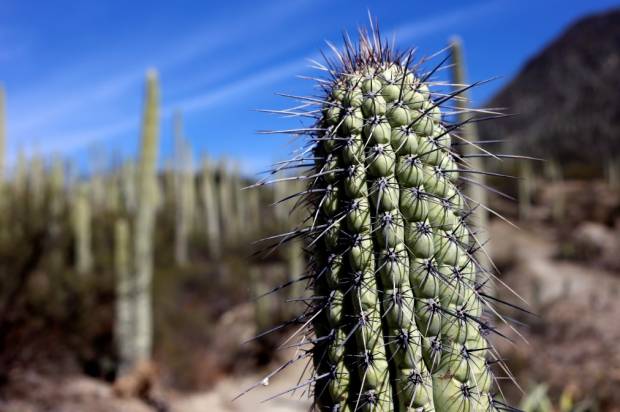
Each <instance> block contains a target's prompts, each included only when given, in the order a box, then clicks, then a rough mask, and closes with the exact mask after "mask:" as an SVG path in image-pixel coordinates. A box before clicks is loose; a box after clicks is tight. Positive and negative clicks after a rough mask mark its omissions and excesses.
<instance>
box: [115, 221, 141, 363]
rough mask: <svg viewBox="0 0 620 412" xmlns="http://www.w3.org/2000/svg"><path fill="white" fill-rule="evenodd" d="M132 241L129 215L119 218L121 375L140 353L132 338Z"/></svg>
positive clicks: (117, 327)
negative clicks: (127, 217)
mask: <svg viewBox="0 0 620 412" xmlns="http://www.w3.org/2000/svg"><path fill="white" fill-rule="evenodd" d="M129 242H130V239H129V224H128V222H127V220H126V219H125V218H118V220H117V221H116V223H115V226H114V272H115V276H116V301H115V312H116V318H115V322H114V334H115V339H116V345H117V348H118V357H119V371H120V374H121V375H122V374H124V373H125V372H128V371H129V370H130V369H131V367H132V366H133V362H134V361H135V356H136V355H135V353H134V349H135V348H134V345H133V340H132V336H133V334H134V328H135V327H136V325H135V312H134V307H133V293H134V291H133V287H134V284H133V282H132V276H131V260H130V256H131V249H130V248H131V244H130V243H129Z"/></svg>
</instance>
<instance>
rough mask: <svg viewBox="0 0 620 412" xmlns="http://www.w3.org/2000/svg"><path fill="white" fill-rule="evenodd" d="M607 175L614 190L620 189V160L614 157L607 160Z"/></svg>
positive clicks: (608, 181)
mask: <svg viewBox="0 0 620 412" xmlns="http://www.w3.org/2000/svg"><path fill="white" fill-rule="evenodd" d="M605 174H606V177H607V183H608V184H609V187H610V188H612V189H616V190H617V189H620V159H619V158H618V157H615V158H614V157H612V158H610V159H608V160H607V163H606V170H605Z"/></svg>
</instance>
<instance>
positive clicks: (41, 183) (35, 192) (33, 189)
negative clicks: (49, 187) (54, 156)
mask: <svg viewBox="0 0 620 412" xmlns="http://www.w3.org/2000/svg"><path fill="white" fill-rule="evenodd" d="M45 183H46V182H45V163H44V162H43V157H41V156H40V155H35V156H33V157H32V158H31V159H30V167H29V169H28V199H29V201H30V204H31V206H32V208H33V210H35V211H40V210H41V209H42V207H43V203H44V201H45V196H44V195H45V189H44V187H45Z"/></svg>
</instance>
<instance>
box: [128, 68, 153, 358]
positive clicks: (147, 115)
mask: <svg viewBox="0 0 620 412" xmlns="http://www.w3.org/2000/svg"><path fill="white" fill-rule="evenodd" d="M158 142H159V86H158V82H157V73H156V72H155V71H149V72H148V74H147V82H146V96H145V107H144V118H143V124H142V142H141V149H140V163H139V169H138V185H137V198H136V203H137V207H136V216H135V223H134V224H135V228H134V239H133V243H134V272H135V283H134V291H133V299H134V302H133V303H134V308H135V322H136V325H135V329H134V339H135V340H134V355H135V359H134V360H133V361H134V363H135V362H139V361H144V360H148V359H150V357H151V351H152V345H153V314H152V301H151V300H152V299H151V288H152V279H153V230H154V224H155V210H156V206H157V174H156V173H157V170H156V167H157V152H158V145H159V143H158Z"/></svg>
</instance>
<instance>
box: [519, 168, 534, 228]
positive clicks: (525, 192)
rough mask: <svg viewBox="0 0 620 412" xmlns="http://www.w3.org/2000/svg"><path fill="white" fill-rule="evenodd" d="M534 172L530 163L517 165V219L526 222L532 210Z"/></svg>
mask: <svg viewBox="0 0 620 412" xmlns="http://www.w3.org/2000/svg"><path fill="white" fill-rule="evenodd" d="M533 181H534V171H533V170H532V164H531V163H530V162H521V163H520V164H519V183H518V185H519V187H518V189H519V219H521V220H527V219H529V217H530V210H531V208H532V193H533V191H534V188H533V187H532V186H533Z"/></svg>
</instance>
